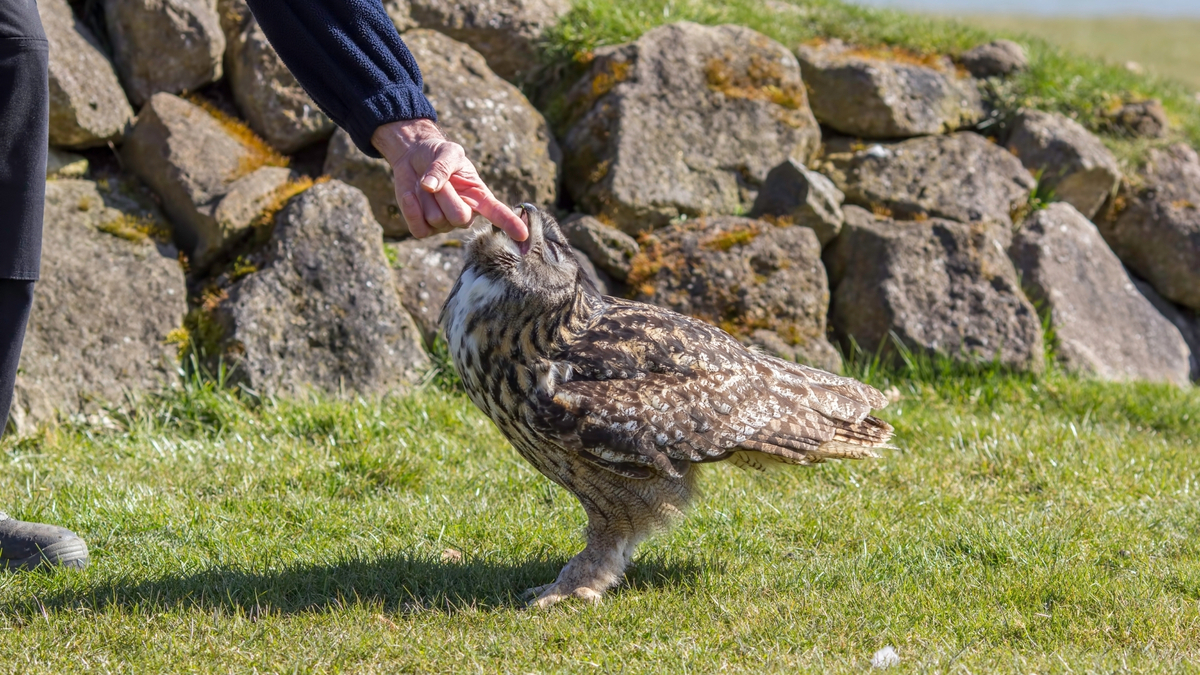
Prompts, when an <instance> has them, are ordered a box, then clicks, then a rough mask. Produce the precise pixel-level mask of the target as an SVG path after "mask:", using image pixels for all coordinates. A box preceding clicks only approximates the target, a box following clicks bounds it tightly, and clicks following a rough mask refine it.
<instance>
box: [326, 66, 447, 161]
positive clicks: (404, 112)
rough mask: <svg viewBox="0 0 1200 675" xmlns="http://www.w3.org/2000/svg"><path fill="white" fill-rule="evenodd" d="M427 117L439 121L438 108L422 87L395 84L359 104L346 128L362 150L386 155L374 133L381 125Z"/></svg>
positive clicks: (379, 155) (376, 155)
mask: <svg viewBox="0 0 1200 675" xmlns="http://www.w3.org/2000/svg"><path fill="white" fill-rule="evenodd" d="M417 119H427V120H432V121H434V122H437V111H436V110H434V109H433V104H432V103H430V102H429V99H427V98H425V94H424V93H422V92H421V89H420V88H419V87H416V86H413V85H409V84H393V85H391V86H389V87H387V88H386V89H383V90H381V91H379V92H376V93H375V94H374V95H373V96H371V97H370V98H368V99H366V100H365V101H363V102H362V105H360V106H358V107H357V110H355V112H354V114H353V116H352V117H351V118H350V119H348V120H346V131H347V133H349V134H350V138H351V139H353V141H354V144H355V145H357V146H358V149H359V150H362V151H363V152H365V153H367V156H369V157H382V156H383V155H381V154H379V151H378V150H376V149H375V146H373V145H371V136H372V135H374V134H375V130H376V129H378V128H379V127H380V125H383V124H387V123H388V122H398V121H401V120H417Z"/></svg>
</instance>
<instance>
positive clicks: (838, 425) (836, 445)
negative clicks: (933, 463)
mask: <svg viewBox="0 0 1200 675" xmlns="http://www.w3.org/2000/svg"><path fill="white" fill-rule="evenodd" d="M826 423H827V424H829V425H831V426H833V438H831V439H830V440H828V441H824V442H822V443H819V444H818V443H815V442H813V440H812V439H811V437H809V438H804V437H799V436H798V435H797V436H792V435H789V434H787V433H781V432H775V433H771V434H764V435H763V436H762V437H759V438H755V439H753V440H747V441H744V442H743V443H742V444H741V448H742V449H743V450H746V451H750V454H745V453H743V456H741V457H734V458H733V459H734V463H735V464H739V465H740V464H746V465H749V466H751V467H752V468H762V467H761V466H755V464H759V465H767V464H771V463H782V464H818V463H820V462H824V461H825V460H827V459H870V458H874V457H879V454H878V453H876V452H875V450H876V449H887V448H891V447H892V446H890V445H888V441H889V440H891V438H892V431H893V430H892V425H890V424H888V423H887V422H884V421H883V420H881V419H879V418H878V417H870V416H868V417H866V418H865V419H863V421H861V422H846V421H842V420H830V419H828V418H826ZM734 454H737V453H734ZM751 457H756V458H757V459H756V460H755V462H753V463H752V462H749V461H748V460H749V458H751Z"/></svg>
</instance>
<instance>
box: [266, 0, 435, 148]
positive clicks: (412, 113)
mask: <svg viewBox="0 0 1200 675" xmlns="http://www.w3.org/2000/svg"><path fill="white" fill-rule="evenodd" d="M247 2H248V4H249V5H250V10H251V11H252V12H253V13H254V16H255V18H256V19H257V20H258V22H259V24H260V25H261V26H262V29H263V32H264V33H265V34H266V36H267V39H268V40H270V41H271V45H272V46H273V47H274V48H275V51H276V52H278V53H279V56H280V58H282V59H283V62H284V63H285V64H286V65H287V67H288V68H289V69H290V70H291V71H292V73H293V74H294V75H295V76H296V79H297V80H298V81H299V82H300V84H301V85H302V86H303V87H304V89H305V91H307V92H308V94H309V95H310V96H311V97H312V98H313V100H314V101H316V103H317V105H318V106H320V107H321V109H322V110H323V111H325V114H327V115H329V117H330V118H331V119H332V120H333V121H334V122H336V123H337V124H338V125H339V126H341V127H342V128H344V129H345V130H346V131H348V132H349V133H350V136H351V137H352V138H353V139H354V142H355V144H357V145H358V147H359V148H360V149H362V150H363V151H364V152H366V153H367V154H369V155H371V156H375V157H378V156H379V151H378V150H377V149H376V148H375V147H374V146H373V145H372V144H371V137H372V135H373V134H374V133H375V131H376V129H378V128H379V127H380V126H381V125H383V124H386V123H388V122H394V121H397V120H411V119H420V118H424V119H430V120H436V119H437V113H436V112H434V109H433V106H432V105H431V104H430V103H429V100H428V99H426V98H425V95H424V94H423V93H422V82H421V72H420V70H419V69H418V67H417V62H416V60H415V59H414V58H413V56H412V54H411V53H410V52H409V51H408V48H407V47H405V46H404V42H403V41H401V40H400V36H399V34H397V33H396V29H395V27H394V26H393V24H392V21H391V19H390V18H389V17H388V15H387V12H386V11H384V9H383V4H382V3H381V2H380V0H247Z"/></svg>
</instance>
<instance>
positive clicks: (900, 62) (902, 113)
mask: <svg viewBox="0 0 1200 675" xmlns="http://www.w3.org/2000/svg"><path fill="white" fill-rule="evenodd" d="M796 56H797V57H799V59H800V66H801V68H802V69H803V70H804V81H805V82H806V83H807V84H808V88H809V92H810V93H811V96H810V104H811V105H812V111H813V114H815V115H816V116H817V119H818V120H820V121H821V123H822V124H824V125H826V126H828V127H829V128H831V129H835V130H837V131H839V132H841V133H843V134H847V135H849V136H858V137H861V138H908V137H910V136H922V135H925V134H940V133H945V132H947V131H954V130H955V129H960V128H963V127H966V126H970V125H972V124H974V123H976V122H978V121H979V119H980V118H982V117H983V103H982V99H981V97H980V94H979V89H978V88H977V87H976V85H975V81H974V80H972V79H971V78H969V77H963V76H961V75H959V74H958V72H957V71H956V70H955V68H954V64H953V63H952V62H951V61H950V60H949V59H947V58H944V57H930V58H925V57H919V56H917V55H914V54H909V53H907V52H904V51H902V50H888V49H873V50H871V49H863V48H858V47H853V46H851V45H847V44H845V43H843V42H841V41H840V40H828V41H819V42H814V43H809V44H804V45H801V46H800V47H798V48H797V49H796Z"/></svg>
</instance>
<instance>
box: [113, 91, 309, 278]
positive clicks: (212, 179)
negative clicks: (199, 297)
mask: <svg viewBox="0 0 1200 675" xmlns="http://www.w3.org/2000/svg"><path fill="white" fill-rule="evenodd" d="M247 140H249V144H248V142H247ZM255 142H257V143H258V144H261V141H258V140H257V139H254V138H252V137H250V138H249V139H248V138H247V135H246V134H245V133H239V130H237V129H231V128H230V124H229V123H228V122H227V121H226V122H223V121H222V120H219V119H217V118H216V117H214V116H213V115H211V114H209V113H208V112H207V111H206V110H204V109H203V108H201V107H199V106H197V105H194V104H192V103H190V102H188V101H185V100H183V99H181V98H179V97H178V96H174V95H172V94H166V93H160V94H155V95H154V96H153V97H151V99H150V101H149V102H148V103H147V104H146V106H145V107H144V108H142V112H141V114H140V115H138V121H137V124H136V125H135V126H134V129H133V131H132V132H131V133H130V134H129V137H128V139H127V140H126V142H125V145H124V147H123V148H122V149H121V155H122V157H123V158H124V162H125V165H126V166H127V167H129V168H130V169H132V170H133V172H134V173H135V174H137V176H138V177H139V178H141V179H142V180H143V181H145V183H146V184H147V185H149V186H150V187H151V188H152V189H153V190H154V191H155V192H156V193H158V196H159V197H160V198H161V199H162V205H163V209H164V210H165V211H166V212H167V215H168V216H169V217H170V219H171V222H172V225H173V226H174V237H175V241H176V243H177V244H178V245H179V246H180V248H181V249H183V250H184V251H185V252H187V253H188V255H189V256H190V258H191V262H192V265H193V267H194V268H196V269H202V268H204V267H205V266H207V265H208V264H209V263H211V262H212V261H214V260H215V259H216V258H217V257H218V256H219V255H220V254H221V252H222V251H224V250H226V249H227V248H229V247H230V246H232V245H233V244H235V243H237V242H238V241H240V240H241V239H242V238H243V237H245V236H246V235H247V234H248V233H249V229H250V226H251V225H252V223H253V220H254V218H255V217H256V216H257V214H258V212H259V211H260V210H261V208H262V207H265V206H267V205H268V204H269V203H270V202H271V201H272V200H273V199H274V198H275V195H276V194H277V193H278V192H279V191H280V190H283V189H284V188H285V187H286V185H287V183H288V181H289V180H290V179H291V175H290V172H289V171H288V170H287V169H285V168H282V167H277V166H262V164H263V163H264V162H265V161H269V160H267V159H266V157H267V156H269V155H268V153H265V152H264V149H263V148H262V147H258V146H257V145H255V144H254V143H255Z"/></svg>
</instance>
